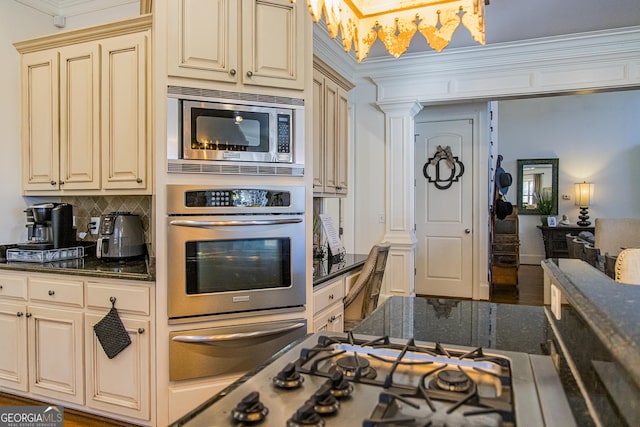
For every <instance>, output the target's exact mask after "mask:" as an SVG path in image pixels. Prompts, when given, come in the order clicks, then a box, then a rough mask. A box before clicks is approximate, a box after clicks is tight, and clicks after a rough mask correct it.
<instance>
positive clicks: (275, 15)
mask: <svg viewBox="0 0 640 427" xmlns="http://www.w3.org/2000/svg"><path fill="white" fill-rule="evenodd" d="M306 9H307V7H306V4H305V2H303V1H298V2H295V3H292V2H291V0H243V1H242V14H241V16H242V66H243V73H242V83H244V84H247V85H259V86H270V87H280V88H285V89H300V90H302V89H304V58H305V55H304V44H305V37H306V36H305V33H306V31H305V18H306V16H305V13H308V12H307V10H306Z"/></svg>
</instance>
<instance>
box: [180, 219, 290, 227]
mask: <svg viewBox="0 0 640 427" xmlns="http://www.w3.org/2000/svg"><path fill="white" fill-rule="evenodd" d="M300 222H302V218H286V219H247V220H234V221H194V220H190V219H174V220H172V221H170V222H169V224H170V225H177V226H178V227H194V228H208V227H234V226H245V225H278V224H297V223H300Z"/></svg>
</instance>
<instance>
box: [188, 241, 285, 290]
mask: <svg viewBox="0 0 640 427" xmlns="http://www.w3.org/2000/svg"><path fill="white" fill-rule="evenodd" d="M186 270H187V271H186V274H187V294H190V295H194V294H207V293H215V292H228V291H248V290H257V289H273V288H287V287H290V286H291V240H290V239H289V238H265V239H233V240H211V241H200V240H199V241H189V242H187V243H186Z"/></svg>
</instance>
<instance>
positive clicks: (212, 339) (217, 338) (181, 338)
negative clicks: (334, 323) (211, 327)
mask: <svg viewBox="0 0 640 427" xmlns="http://www.w3.org/2000/svg"><path fill="white" fill-rule="evenodd" d="M303 326H305V324H304V323H302V322H298V323H294V324H292V325H289V326H285V327H282V328H277V329H267V330H266V331H256V332H240V333H236V334H220V335H177V336H175V337H173V338H171V339H172V340H173V341H177V342H183V343H187V344H216V343H223V342H229V341H240V340H245V339H252V338H260V337H266V336H269V335H278V334H282V333H284V332H289V331H292V330H294V329H298V328H302V327H303Z"/></svg>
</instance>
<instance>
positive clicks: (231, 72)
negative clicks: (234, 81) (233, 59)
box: [229, 68, 236, 76]
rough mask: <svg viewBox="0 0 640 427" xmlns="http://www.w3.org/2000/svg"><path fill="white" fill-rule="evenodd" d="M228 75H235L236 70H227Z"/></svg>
mask: <svg viewBox="0 0 640 427" xmlns="http://www.w3.org/2000/svg"><path fill="white" fill-rule="evenodd" d="M229 74H231V75H232V76H235V75H236V69H235V68H232V69H231V70H229Z"/></svg>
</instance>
